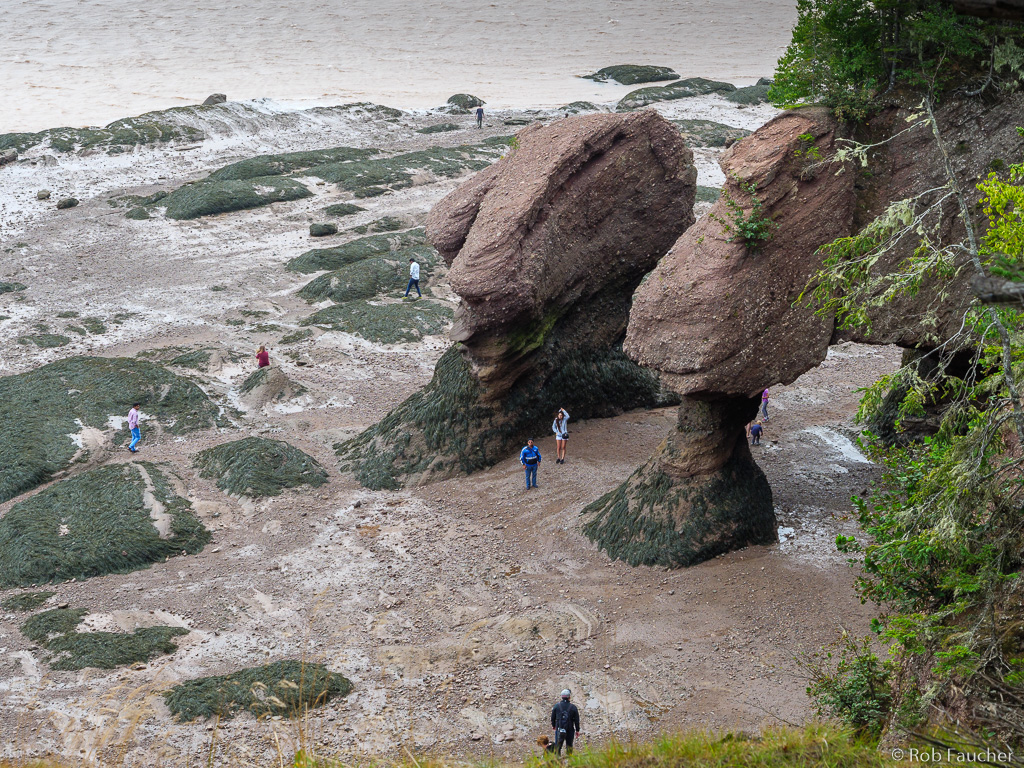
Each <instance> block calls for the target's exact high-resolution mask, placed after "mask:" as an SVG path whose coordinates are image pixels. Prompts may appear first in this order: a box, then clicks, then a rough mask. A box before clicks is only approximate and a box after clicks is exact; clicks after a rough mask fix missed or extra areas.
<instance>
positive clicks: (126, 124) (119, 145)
mask: <svg viewBox="0 0 1024 768" xmlns="http://www.w3.org/2000/svg"><path fill="white" fill-rule="evenodd" d="M158 114H159V113H150V114H149V115H140V116H139V117H129V118H124V119H122V120H116V121H114V122H113V123H111V124H110V125H108V126H107V127H106V128H50V129H47V130H45V131H38V132H36V133H5V134H0V150H3V149H17V150H18V151H19V152H24V151H25V150H26V149H30V148H32V147H35V146H38V145H41V144H42V145H48V146H49V147H50V149H53V150H55V151H57V152H74V151H75V150H81V149H105V150H107V151H108V152H109V151H114V152H120V151H123V149H124V148H131V147H139V146H146V145H152V144H162V143H166V142H169V141H176V140H184V141H201V140H202V139H203V138H205V135H204V134H203V132H202V131H200V130H199V129H197V128H191V127H189V126H185V125H176V124H173V123H170V122H166V121H163V120H161V119H160V118H159V117H157V115H158Z"/></svg>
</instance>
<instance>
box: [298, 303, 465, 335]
mask: <svg viewBox="0 0 1024 768" xmlns="http://www.w3.org/2000/svg"><path fill="white" fill-rule="evenodd" d="M451 319H452V310H451V308H450V307H448V306H447V305H445V304H441V303H439V302H436V301H415V302H397V303H392V304H371V303H369V302H367V301H348V302H345V303H344V304H337V305H335V306H333V307H327V308H325V309H321V310H320V311H319V312H317V313H316V314H314V315H312V316H311V317H309V318H307V319H306V320H304V321H303V325H315V326H318V327H320V328H324V329H326V330H332V331H344V332H345V333H354V334H358V335H359V336H362V337H363V338H364V339H366V340H367V341H373V342H376V343H378V344H397V343H400V342H410V341H418V340H419V339H421V338H423V337H424V336H436V335H437V334H439V333H441V332H442V331H443V330H444V329H445V327H446V326H447V325H448V323H449V322H451Z"/></svg>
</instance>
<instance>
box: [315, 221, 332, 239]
mask: <svg viewBox="0 0 1024 768" xmlns="http://www.w3.org/2000/svg"><path fill="white" fill-rule="evenodd" d="M336 234H338V225H337V224H329V223H328V224H317V223H314V224H310V225H309V236H310V237H329V236H331V235H336Z"/></svg>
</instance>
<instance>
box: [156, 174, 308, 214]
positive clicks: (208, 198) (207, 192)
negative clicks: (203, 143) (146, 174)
mask: <svg viewBox="0 0 1024 768" xmlns="http://www.w3.org/2000/svg"><path fill="white" fill-rule="evenodd" d="M312 195H313V193H312V192H310V191H309V190H308V189H307V188H306V186H305V185H304V184H301V183H300V182H298V181H295V180H294V179H289V178H284V177H280V176H260V177H257V178H252V179H238V180H228V181H215V180H202V181H196V182H193V183H191V184H186V185H184V186H182V187H178V188H177V189H176V190H174V191H173V192H171V194H169V195H168V196H167V197H166V198H165V199H164V200H163V201H162V202H161V204H162V205H166V206H167V217H168V218H170V219H198V218H199V217H200V216H212V215H214V214H218V213H230V212H231V211H243V210H247V209H249V208H259V207H260V206H263V205H270V204H271V203H280V202H285V201H288V200H301V199H302V198H304V197H312Z"/></svg>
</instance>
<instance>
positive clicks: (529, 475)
mask: <svg viewBox="0 0 1024 768" xmlns="http://www.w3.org/2000/svg"><path fill="white" fill-rule="evenodd" d="M540 460H541V459H540V448H538V447H537V446H535V445H534V444H533V440H527V441H526V447H525V448H523V450H521V451H520V452H519V463H520V464H522V465H523V468H524V469H525V470H526V490H530V481H531V480H532V481H533V487H534V488H536V487H537V467H538V466H540Z"/></svg>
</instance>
